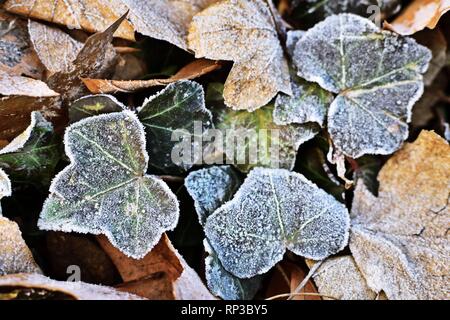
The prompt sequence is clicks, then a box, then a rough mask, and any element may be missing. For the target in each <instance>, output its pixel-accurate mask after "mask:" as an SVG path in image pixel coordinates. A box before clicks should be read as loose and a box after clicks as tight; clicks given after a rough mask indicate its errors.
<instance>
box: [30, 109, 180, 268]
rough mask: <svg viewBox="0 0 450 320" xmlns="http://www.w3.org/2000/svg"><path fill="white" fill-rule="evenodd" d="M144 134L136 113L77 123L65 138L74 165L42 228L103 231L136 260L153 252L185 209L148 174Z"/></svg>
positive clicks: (63, 176)
mask: <svg viewBox="0 0 450 320" xmlns="http://www.w3.org/2000/svg"><path fill="white" fill-rule="evenodd" d="M144 135H145V133H144V128H143V127H142V125H141V124H140V122H139V120H138V119H137V117H136V115H135V114H134V113H133V112H131V111H124V112H121V113H110V114H106V115H100V116H95V117H90V118H86V119H83V120H81V121H79V122H77V123H75V124H72V125H71V126H70V127H69V128H68V129H67V131H66V134H65V137H64V139H65V147H66V153H67V155H68V156H69V158H70V160H71V165H70V166H68V167H67V168H65V169H64V170H63V171H62V172H60V173H59V174H58V175H57V176H56V178H55V179H54V181H53V182H52V185H51V186H50V192H51V194H50V196H49V198H48V199H47V200H46V202H45V204H44V208H43V209H42V212H41V216H40V219H39V223H38V225H39V227H40V228H41V229H44V230H59V231H67V232H71V231H76V232H81V233H93V234H100V233H102V234H105V235H106V236H107V237H108V239H109V240H110V241H111V243H112V244H113V245H114V246H115V247H117V248H118V249H119V250H121V251H122V252H123V253H125V254H126V255H128V256H131V257H133V258H136V259H139V258H141V257H143V256H144V255H145V254H146V253H147V252H149V251H150V250H151V249H152V248H153V246H154V245H155V244H156V243H157V242H158V240H159V238H160V237H161V234H162V233H163V232H164V231H166V230H171V229H173V228H174V227H175V226H176V224H177V221H178V215H179V208H178V201H177V199H176V197H175V195H174V194H173V193H172V192H171V191H170V189H169V188H168V187H167V185H166V184H165V183H164V182H163V181H161V180H159V179H157V178H156V177H153V176H148V175H145V171H146V169H147V162H148V155H147V153H146V151H145V136H144Z"/></svg>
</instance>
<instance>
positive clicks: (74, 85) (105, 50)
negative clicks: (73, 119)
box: [48, 15, 126, 104]
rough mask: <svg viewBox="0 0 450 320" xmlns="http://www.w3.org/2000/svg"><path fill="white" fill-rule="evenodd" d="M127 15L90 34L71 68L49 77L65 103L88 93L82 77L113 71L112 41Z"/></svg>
mask: <svg viewBox="0 0 450 320" xmlns="http://www.w3.org/2000/svg"><path fill="white" fill-rule="evenodd" d="M125 17H126V15H123V16H122V17H121V18H120V19H119V20H117V21H116V22H114V23H113V24H112V25H111V26H109V27H108V28H107V29H106V30H105V31H103V32H99V33H96V34H94V35H92V36H90V37H89V38H88V39H87V40H86V42H85V43H84V46H83V48H82V49H81V50H80V52H79V53H78V55H77V57H76V58H75V60H74V61H73V63H72V65H71V66H70V68H69V69H68V70H66V71H61V72H57V73H55V74H53V75H52V76H51V77H50V78H49V79H48V85H49V87H50V88H52V89H54V90H55V91H57V92H59V93H60V94H61V96H62V99H63V101H64V103H65V104H67V103H68V102H70V101H73V100H75V99H77V98H79V97H81V96H83V95H85V94H86V93H87V92H86V91H87V90H86V89H85V88H84V86H83V83H82V81H81V78H89V77H103V76H107V75H108V74H109V73H112V71H113V67H114V63H115V61H116V52H115V50H114V47H113V45H112V44H111V41H112V39H113V34H114V32H115V31H116V30H117V28H119V26H120V25H121V23H122V22H123V21H124V20H125Z"/></svg>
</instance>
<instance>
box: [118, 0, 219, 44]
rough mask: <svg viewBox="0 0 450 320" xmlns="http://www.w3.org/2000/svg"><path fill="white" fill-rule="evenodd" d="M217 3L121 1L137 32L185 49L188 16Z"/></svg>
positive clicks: (199, 0)
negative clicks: (127, 9)
mask: <svg viewBox="0 0 450 320" xmlns="http://www.w3.org/2000/svg"><path fill="white" fill-rule="evenodd" d="M217 1H218V0H153V1H147V0H123V2H124V3H125V4H126V5H127V7H128V8H129V9H130V15H129V18H130V20H131V22H132V23H133V25H134V28H135V30H136V31H137V32H139V33H141V34H143V35H145V36H149V37H152V38H156V39H160V40H164V41H167V42H170V43H172V44H174V45H176V46H178V47H180V48H182V49H185V50H186V49H187V44H186V35H187V30H188V28H189V23H190V22H191V20H192V17H193V16H194V15H195V14H196V13H198V12H200V11H201V10H202V9H204V8H206V7H207V6H209V5H210V4H212V3H215V2H217Z"/></svg>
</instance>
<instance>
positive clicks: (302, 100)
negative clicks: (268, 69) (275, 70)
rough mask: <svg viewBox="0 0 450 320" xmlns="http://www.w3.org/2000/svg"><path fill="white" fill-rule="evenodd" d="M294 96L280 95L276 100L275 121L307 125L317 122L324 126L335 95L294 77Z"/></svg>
mask: <svg viewBox="0 0 450 320" xmlns="http://www.w3.org/2000/svg"><path fill="white" fill-rule="evenodd" d="M291 84H292V91H293V95H292V96H288V95H285V94H282V93H280V94H279V95H278V97H277V99H276V100H275V109H274V110H273V120H274V122H275V123H276V124H279V125H286V124H291V123H298V124H305V123H308V122H315V123H317V124H319V125H320V126H323V124H324V121H325V115H326V113H327V108H328V106H329V105H330V104H331V102H333V95H332V94H331V93H329V92H328V91H326V90H323V89H322V88H321V87H320V86H318V85H317V84H315V83H311V82H307V81H305V80H302V79H299V78H298V77H297V76H295V75H293V76H292V82H291Z"/></svg>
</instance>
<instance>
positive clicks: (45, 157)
mask: <svg viewBox="0 0 450 320" xmlns="http://www.w3.org/2000/svg"><path fill="white" fill-rule="evenodd" d="M60 156H61V155H60V140H59V138H58V137H57V136H56V135H55V133H54V131H53V126H52V124H51V123H50V122H48V121H47V120H45V118H44V117H43V116H42V114H41V113H40V112H37V111H33V112H32V113H31V124H30V125H29V126H28V128H27V129H26V130H25V131H24V132H23V133H21V134H20V135H18V136H17V137H16V138H15V139H14V140H13V141H11V142H10V143H9V144H8V145H7V146H5V147H4V148H3V149H0V167H1V168H3V169H4V170H5V171H7V172H8V173H9V175H10V176H11V179H13V180H20V181H28V182H30V181H33V182H37V183H43V184H47V183H50V180H51V177H52V176H53V174H54V172H53V171H54V169H55V167H56V165H57V163H58V161H59V159H60Z"/></svg>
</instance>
